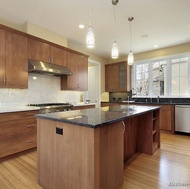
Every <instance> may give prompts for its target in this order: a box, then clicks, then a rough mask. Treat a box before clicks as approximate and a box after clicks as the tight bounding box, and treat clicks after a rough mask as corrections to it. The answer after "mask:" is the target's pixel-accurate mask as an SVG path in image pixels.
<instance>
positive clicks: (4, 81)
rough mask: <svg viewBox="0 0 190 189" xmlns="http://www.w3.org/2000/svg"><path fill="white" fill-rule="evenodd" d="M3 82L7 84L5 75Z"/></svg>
mask: <svg viewBox="0 0 190 189" xmlns="http://www.w3.org/2000/svg"><path fill="white" fill-rule="evenodd" d="M3 83H4V85H5V84H6V78H5V77H4V79H3Z"/></svg>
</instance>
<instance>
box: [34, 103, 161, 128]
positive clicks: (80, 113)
mask: <svg viewBox="0 0 190 189" xmlns="http://www.w3.org/2000/svg"><path fill="white" fill-rule="evenodd" d="M158 108H160V107H159V106H135V105H130V106H128V105H119V106H107V107H102V108H92V109H84V110H73V111H67V112H55V113H49V114H37V115H36V117H37V118H41V119H48V120H52V121H59V122H64V123H69V124H74V125H78V126H85V127H91V128H97V127H100V126H103V125H106V124H110V123H114V122H117V121H122V120H124V119H126V118H128V117H131V116H137V115H140V114H143V113H145V112H149V111H153V110H156V109H158Z"/></svg>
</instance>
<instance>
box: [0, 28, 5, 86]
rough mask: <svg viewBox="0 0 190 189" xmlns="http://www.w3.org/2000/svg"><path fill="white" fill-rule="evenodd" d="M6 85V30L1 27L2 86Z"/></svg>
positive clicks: (0, 61)
mask: <svg viewBox="0 0 190 189" xmlns="http://www.w3.org/2000/svg"><path fill="white" fill-rule="evenodd" d="M1 85H5V31H4V30H2V29H0V86H1Z"/></svg>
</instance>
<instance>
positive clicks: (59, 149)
mask: <svg viewBox="0 0 190 189" xmlns="http://www.w3.org/2000/svg"><path fill="white" fill-rule="evenodd" d="M159 108H160V107H155V106H154V107H151V106H127V105H123V106H112V107H109V106H108V107H103V108H93V109H88V110H74V111H68V112H58V113H50V114H38V115H37V116H36V117H37V152H38V183H39V185H40V186H42V187H43V188H44V189H52V188H56V189H62V188H68V189H76V188H77V189H119V188H120V186H121V185H122V183H123V168H124V162H125V161H127V160H128V159H129V158H131V157H132V156H133V155H134V154H135V153H136V152H142V153H148V154H153V153H154V152H155V151H156V149H157V148H159V147H160V131H159Z"/></svg>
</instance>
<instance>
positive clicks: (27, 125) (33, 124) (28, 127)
mask: <svg viewBox="0 0 190 189" xmlns="http://www.w3.org/2000/svg"><path fill="white" fill-rule="evenodd" d="M34 126H36V124H33V125H27V127H28V128H30V127H34Z"/></svg>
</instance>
